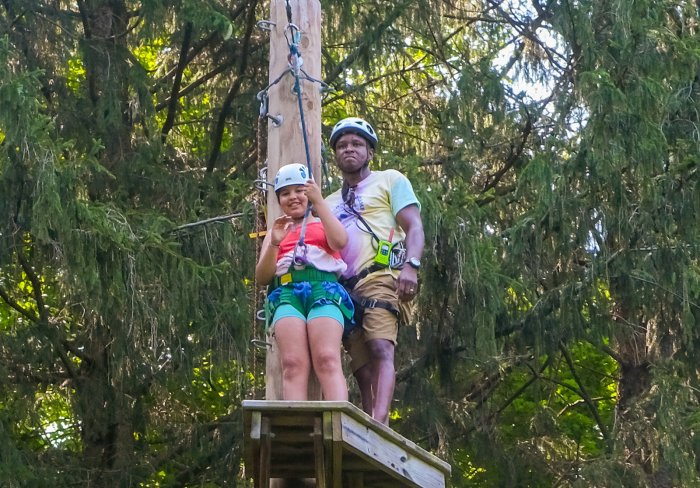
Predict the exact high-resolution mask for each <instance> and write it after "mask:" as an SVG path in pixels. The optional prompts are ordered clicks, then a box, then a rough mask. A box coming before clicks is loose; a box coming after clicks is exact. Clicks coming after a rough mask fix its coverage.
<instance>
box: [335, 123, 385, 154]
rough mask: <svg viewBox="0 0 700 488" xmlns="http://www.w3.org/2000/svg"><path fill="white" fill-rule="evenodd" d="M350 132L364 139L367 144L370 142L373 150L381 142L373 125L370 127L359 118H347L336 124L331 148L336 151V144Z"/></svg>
mask: <svg viewBox="0 0 700 488" xmlns="http://www.w3.org/2000/svg"><path fill="white" fill-rule="evenodd" d="M348 132H350V133H353V134H357V135H358V136H361V137H364V138H365V139H366V140H367V142H369V145H370V146H372V149H374V148H375V147H376V146H377V143H378V142H379V139H378V138H377V133H376V132H374V129H373V128H372V126H371V125H369V122H367V121H366V120H363V119H359V118H357V117H347V118H345V119H343V120H341V121H340V122H338V123H337V124H335V127H333V130H332V131H331V139H330V143H331V147H332V148H333V149H335V143H336V142H338V138H340V136H342V135H343V134H347V133H348Z"/></svg>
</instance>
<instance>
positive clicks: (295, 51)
mask: <svg viewBox="0 0 700 488" xmlns="http://www.w3.org/2000/svg"><path fill="white" fill-rule="evenodd" d="M300 38H301V33H300V32H299V31H298V30H297V31H296V32H295V33H294V34H293V41H292V42H291V43H289V58H290V59H292V57H293V58H294V59H295V62H294V64H293V66H292V73H293V75H294V93H296V95H297V103H298V105H299V117H300V119H301V132H302V135H303V137H304V152H305V154H306V167H307V169H308V170H309V175H312V174H313V172H312V169H311V151H310V149H309V139H308V136H307V134H306V118H305V117H304V103H303V101H302V99H301V82H300V76H299V72H300V71H301V63H300V60H301V59H302V58H301V54H300V53H299V46H298V42H299V40H300ZM290 65H291V62H290ZM309 215H311V202H308V204H307V206H306V211H305V212H304V220H303V221H302V224H301V232H300V233H299V242H297V245H296V247H295V248H294V258H293V259H294V264H295V265H297V266H303V265H304V264H306V244H305V243H304V238H305V236H306V224H307V221H308V219H309ZM297 249H303V257H302V258H298V257H297Z"/></svg>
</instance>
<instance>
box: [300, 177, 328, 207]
mask: <svg viewBox="0 0 700 488" xmlns="http://www.w3.org/2000/svg"><path fill="white" fill-rule="evenodd" d="M304 189H305V190H306V198H308V199H309V201H310V202H311V203H312V204H313V205H318V204H319V202H321V201H322V200H323V195H321V188H320V187H319V186H318V185H317V184H316V182H315V181H314V180H306V184H305V185H304Z"/></svg>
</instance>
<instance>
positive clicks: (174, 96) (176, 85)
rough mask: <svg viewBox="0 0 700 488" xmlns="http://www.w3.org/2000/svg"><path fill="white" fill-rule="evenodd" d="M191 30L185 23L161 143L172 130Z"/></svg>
mask: <svg viewBox="0 0 700 488" xmlns="http://www.w3.org/2000/svg"><path fill="white" fill-rule="evenodd" d="M192 29H193V27H192V22H187V23H185V31H184V33H183V36H182V47H181V48H180V58H179V59H178V62H177V70H176V71H175V79H174V80H173V86H172V90H171V91H170V103H169V104H168V115H167V116H166V118H165V122H164V123H163V128H162V129H161V138H162V139H163V141H165V138H166V137H168V133H169V132H170V130H171V129H172V128H173V122H175V113H176V112H177V102H178V100H179V97H178V92H179V91H180V84H181V83H182V74H183V73H184V71H185V67H186V66H187V51H188V50H189V48H190V41H191V39H192Z"/></svg>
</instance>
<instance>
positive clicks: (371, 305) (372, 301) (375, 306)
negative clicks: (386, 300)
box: [364, 298, 377, 308]
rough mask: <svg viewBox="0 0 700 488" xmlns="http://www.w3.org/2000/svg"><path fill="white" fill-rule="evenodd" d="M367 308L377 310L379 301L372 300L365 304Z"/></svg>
mask: <svg viewBox="0 0 700 488" xmlns="http://www.w3.org/2000/svg"><path fill="white" fill-rule="evenodd" d="M364 306H365V308H377V299H376V298H371V299H369V300H367V301H366V302H365V303H364Z"/></svg>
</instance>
